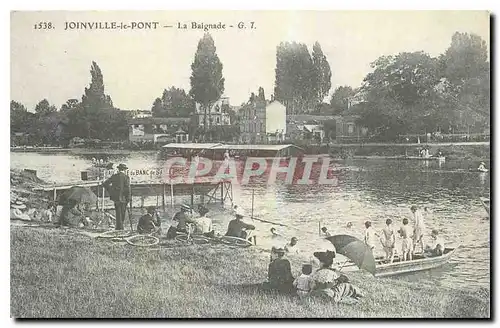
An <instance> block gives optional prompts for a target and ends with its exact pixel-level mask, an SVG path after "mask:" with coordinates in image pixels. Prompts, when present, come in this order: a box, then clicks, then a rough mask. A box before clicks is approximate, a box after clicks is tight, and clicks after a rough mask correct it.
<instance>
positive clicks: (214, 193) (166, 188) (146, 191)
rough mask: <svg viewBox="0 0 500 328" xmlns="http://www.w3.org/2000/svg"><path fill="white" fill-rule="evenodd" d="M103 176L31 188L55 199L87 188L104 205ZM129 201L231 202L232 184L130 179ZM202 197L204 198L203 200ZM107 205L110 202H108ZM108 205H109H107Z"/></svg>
mask: <svg viewBox="0 0 500 328" xmlns="http://www.w3.org/2000/svg"><path fill="white" fill-rule="evenodd" d="M102 183H103V180H94V181H78V182H75V183H64V184H53V185H46V186H42V187H38V188H34V189H33V190H34V191H39V192H43V193H47V194H49V195H50V198H51V199H52V201H53V202H54V203H55V202H56V201H57V199H58V197H60V196H61V194H63V193H64V192H65V191H66V190H68V189H70V188H71V187H74V186H80V187H87V188H90V189H91V190H92V191H93V192H94V193H95V194H96V195H97V196H98V198H99V201H98V202H97V204H96V205H97V208H98V209H99V208H100V207H101V208H106V204H105V198H108V200H109V194H108V193H107V191H105V190H104V188H103V187H102ZM130 189H131V194H132V195H131V202H130V203H131V204H132V203H133V199H134V197H135V198H136V199H137V197H140V199H141V207H143V206H144V198H145V197H155V196H156V198H157V201H158V200H159V199H160V198H161V205H162V207H163V210H165V207H166V198H167V197H169V198H170V206H172V207H173V206H174V204H175V197H176V196H190V197H191V202H190V203H191V206H193V205H194V198H195V196H200V198H201V202H202V203H203V204H209V203H217V202H220V203H221V204H224V202H226V201H227V200H229V201H230V202H231V203H232V202H233V188H232V184H231V181H220V182H217V183H213V182H211V181H209V180H208V179H207V180H201V179H200V180H199V181H195V182H193V183H175V182H163V183H162V182H156V183H131V184H130ZM205 200H206V202H205ZM109 205H111V204H109ZM109 207H111V206H109Z"/></svg>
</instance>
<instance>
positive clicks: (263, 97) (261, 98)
mask: <svg viewBox="0 0 500 328" xmlns="http://www.w3.org/2000/svg"><path fill="white" fill-rule="evenodd" d="M258 98H259V100H262V101H266V95H265V94H264V88H263V87H259V96H258Z"/></svg>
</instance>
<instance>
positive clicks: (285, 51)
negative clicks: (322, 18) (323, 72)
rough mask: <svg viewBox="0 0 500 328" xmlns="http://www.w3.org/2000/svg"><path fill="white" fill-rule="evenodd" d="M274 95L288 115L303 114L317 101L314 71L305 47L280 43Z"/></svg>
mask: <svg viewBox="0 0 500 328" xmlns="http://www.w3.org/2000/svg"><path fill="white" fill-rule="evenodd" d="M275 73H276V78H275V83H274V95H275V97H276V100H278V101H280V102H282V103H283V104H284V105H285V106H286V108H287V112H288V113H289V114H297V113H301V112H305V111H306V109H308V107H310V106H313V105H314V104H315V102H316V99H317V92H316V87H315V83H314V81H315V71H314V68H313V61H312V58H311V55H310V54H309V51H308V50H307V46H306V45H305V44H302V43H296V42H292V43H289V42H285V43H283V42H282V43H280V45H279V46H278V47H277V49H276V69H275Z"/></svg>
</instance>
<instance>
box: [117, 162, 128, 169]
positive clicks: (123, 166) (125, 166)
mask: <svg viewBox="0 0 500 328" xmlns="http://www.w3.org/2000/svg"><path fill="white" fill-rule="evenodd" d="M117 169H118V170H126V169H128V167H127V165H125V164H123V163H122V164H120V165H118V167H117Z"/></svg>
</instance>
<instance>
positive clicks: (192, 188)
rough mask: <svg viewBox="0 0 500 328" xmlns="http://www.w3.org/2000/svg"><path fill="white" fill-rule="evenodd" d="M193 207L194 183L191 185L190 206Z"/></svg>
mask: <svg viewBox="0 0 500 328" xmlns="http://www.w3.org/2000/svg"><path fill="white" fill-rule="evenodd" d="M193 207H194V183H193V186H192V187H191V208H193Z"/></svg>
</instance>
